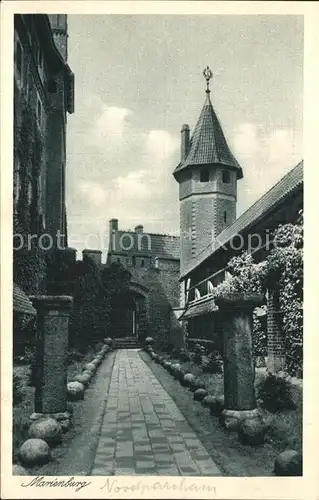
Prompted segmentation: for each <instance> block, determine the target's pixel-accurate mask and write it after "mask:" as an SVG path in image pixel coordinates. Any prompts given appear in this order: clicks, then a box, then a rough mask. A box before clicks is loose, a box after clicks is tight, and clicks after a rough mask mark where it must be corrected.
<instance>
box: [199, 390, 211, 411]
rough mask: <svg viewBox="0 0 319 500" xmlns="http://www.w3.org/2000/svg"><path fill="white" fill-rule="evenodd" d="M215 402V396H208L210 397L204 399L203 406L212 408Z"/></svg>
mask: <svg viewBox="0 0 319 500" xmlns="http://www.w3.org/2000/svg"><path fill="white" fill-rule="evenodd" d="M198 390H199V389H198ZM214 402H215V396H212V395H211V394H208V396H205V397H204V398H203V399H202V405H203V406H206V407H208V408H209V407H210V406H211V405H212V404H214Z"/></svg>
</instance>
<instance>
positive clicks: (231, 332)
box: [215, 294, 262, 430]
mask: <svg viewBox="0 0 319 500" xmlns="http://www.w3.org/2000/svg"><path fill="white" fill-rule="evenodd" d="M261 301H262V297H259V296H247V295H244V294H241V295H240V296H238V295H234V296H229V297H224V298H222V299H216V301H215V302H216V304H217V305H218V307H219V314H220V320H221V324H222V330H223V355H224V400H225V409H224V411H223V417H224V424H225V427H227V428H229V429H233V430H236V429H237V427H238V424H239V423H240V421H241V420H242V419H245V418H254V417H255V416H257V415H258V411H257V409H256V399H255V386H254V382H255V369H254V362H253V355H252V332H253V309H254V308H255V307H256V306H258V305H260V303H261Z"/></svg>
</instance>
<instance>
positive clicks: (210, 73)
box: [203, 66, 213, 94]
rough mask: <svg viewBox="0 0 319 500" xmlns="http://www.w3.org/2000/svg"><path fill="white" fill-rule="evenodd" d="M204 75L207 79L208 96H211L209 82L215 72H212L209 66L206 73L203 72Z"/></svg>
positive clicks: (205, 70)
mask: <svg viewBox="0 0 319 500" xmlns="http://www.w3.org/2000/svg"><path fill="white" fill-rule="evenodd" d="M203 75H204V77H205V80H206V94H209V93H210V90H209V82H210V80H211V79H212V78H213V72H212V70H211V69H210V67H209V66H207V67H206V68H205V69H204V71H203Z"/></svg>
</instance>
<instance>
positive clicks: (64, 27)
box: [49, 14, 68, 61]
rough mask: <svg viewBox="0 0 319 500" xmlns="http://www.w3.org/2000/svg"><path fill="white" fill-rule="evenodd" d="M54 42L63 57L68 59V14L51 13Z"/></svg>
mask: <svg viewBox="0 0 319 500" xmlns="http://www.w3.org/2000/svg"><path fill="white" fill-rule="evenodd" d="M49 19H50V24H51V29H52V33H53V39H54V43H55V45H56V47H57V49H58V50H59V52H60V54H61V55H62V57H63V59H64V60H65V61H67V59H68V23H67V15H66V14H50V15H49Z"/></svg>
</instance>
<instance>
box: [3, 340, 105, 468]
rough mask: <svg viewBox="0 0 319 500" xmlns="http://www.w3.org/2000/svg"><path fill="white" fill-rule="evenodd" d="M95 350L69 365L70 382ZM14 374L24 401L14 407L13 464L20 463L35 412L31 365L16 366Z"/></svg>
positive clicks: (89, 359)
mask: <svg viewBox="0 0 319 500" xmlns="http://www.w3.org/2000/svg"><path fill="white" fill-rule="evenodd" d="M94 355H95V350H93V349H90V350H89V351H88V352H87V353H86V354H84V355H83V357H82V359H81V360H79V361H72V362H71V363H70V364H69V365H68V380H72V379H73V378H74V377H75V375H77V374H79V373H81V372H82V369H83V366H84V365H85V364H86V363H88V362H89V361H91V360H92V359H93V357H94ZM13 371H14V373H15V374H16V375H17V376H18V377H19V379H20V383H21V392H22V399H21V401H20V402H19V403H18V404H16V405H14V406H13V409H12V410H13V411H12V420H13V421H12V455H13V457H12V458H13V463H17V462H18V454H19V448H20V446H21V445H22V443H23V442H24V441H25V440H26V439H27V434H28V428H29V425H30V420H29V417H30V415H31V414H32V413H33V412H34V395H35V388H34V387H30V386H28V381H29V374H30V365H14V366H13Z"/></svg>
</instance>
